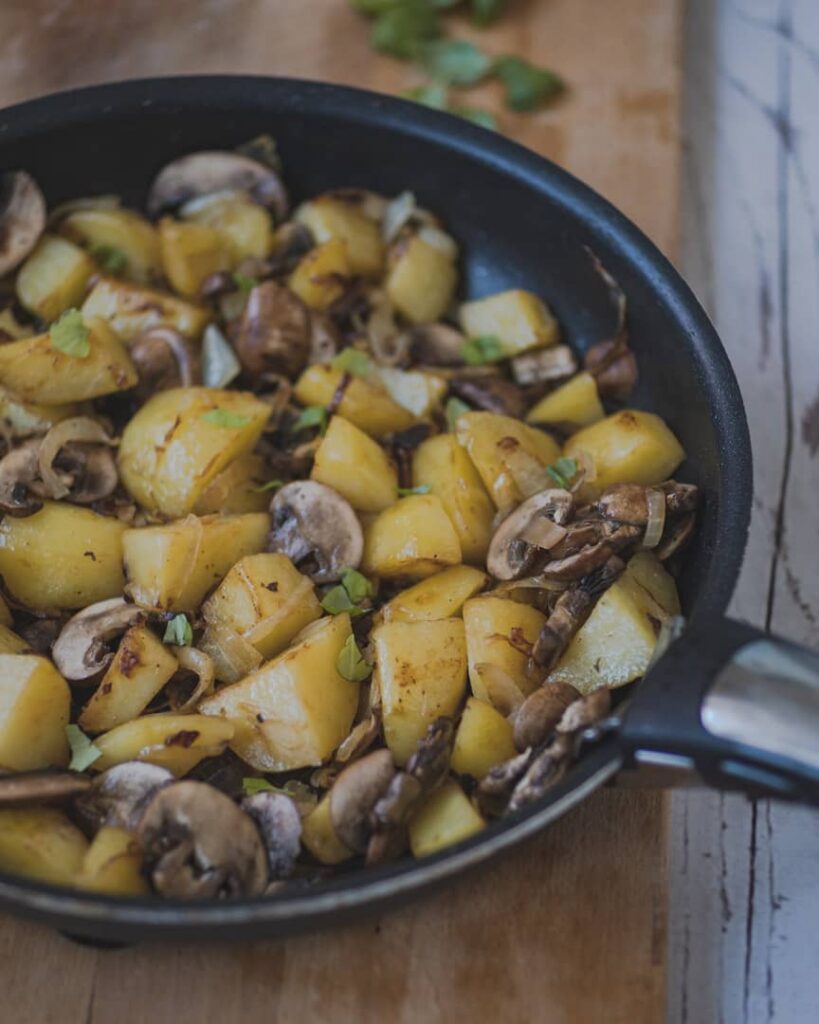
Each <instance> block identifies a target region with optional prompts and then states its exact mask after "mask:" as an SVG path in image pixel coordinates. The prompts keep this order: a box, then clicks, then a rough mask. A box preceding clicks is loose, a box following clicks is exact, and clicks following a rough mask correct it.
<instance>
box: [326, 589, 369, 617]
mask: <svg viewBox="0 0 819 1024" xmlns="http://www.w3.org/2000/svg"><path fill="white" fill-rule="evenodd" d="M321 607H322V608H323V609H324V610H325V611H326V612H327V613H328V615H342V614H343V613H344V612H349V613H350V614H352V613H353V612H357V611H360V609H358V608H356V606H355V604H353V602H352V601H351V600H350V595H349V594H348V593H347V591H346V590H345V589H344V587H342V586H337V587H332V588H331V589H330V590H328V591H327V593H326V594H325V595H324V597H323V598H322V599H321Z"/></svg>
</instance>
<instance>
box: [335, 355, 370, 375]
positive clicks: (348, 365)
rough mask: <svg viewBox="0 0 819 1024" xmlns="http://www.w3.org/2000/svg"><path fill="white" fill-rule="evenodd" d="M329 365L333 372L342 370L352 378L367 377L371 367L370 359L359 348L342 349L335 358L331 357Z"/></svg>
mask: <svg viewBox="0 0 819 1024" xmlns="http://www.w3.org/2000/svg"><path fill="white" fill-rule="evenodd" d="M330 365H331V366H332V367H333V369H334V370H343V371H344V372H345V373H350V374H352V375H353V377H367V376H369V374H370V371H371V370H372V367H373V364H372V360H371V359H370V357H369V356H368V355H367V353H366V352H362V351H361V349H359V348H345V349H343V350H342V351H341V352H339V353H338V355H337V356H333V358H332V359H331V360H330Z"/></svg>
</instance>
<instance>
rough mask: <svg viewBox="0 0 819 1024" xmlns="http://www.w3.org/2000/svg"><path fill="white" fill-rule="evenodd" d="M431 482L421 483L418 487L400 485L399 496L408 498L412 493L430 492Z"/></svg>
mask: <svg viewBox="0 0 819 1024" xmlns="http://www.w3.org/2000/svg"><path fill="white" fill-rule="evenodd" d="M429 491H430V487H429V484H419V485H418V486H417V487H399V488H398V497H399V498H408V497H409V496H410V495H411V494H429Z"/></svg>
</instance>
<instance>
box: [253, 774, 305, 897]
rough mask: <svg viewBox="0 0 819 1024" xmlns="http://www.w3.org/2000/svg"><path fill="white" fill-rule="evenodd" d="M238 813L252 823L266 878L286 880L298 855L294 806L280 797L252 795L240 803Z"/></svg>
mask: <svg viewBox="0 0 819 1024" xmlns="http://www.w3.org/2000/svg"><path fill="white" fill-rule="evenodd" d="M242 809H243V810H245V811H246V812H247V813H248V814H249V815H250V817H251V818H252V819H253V820H254V821H255V822H256V827H257V828H258V830H259V833H260V835H261V837H262V842H263V843H264V847H265V850H266V851H267V865H268V868H269V873H270V878H271V879H273V880H274V881H275V880H278V879H282V878H289V877H290V875H292V873H293V868H294V867H295V865H296V859H297V858H298V855H299V852H300V851H301V815H300V814H299V812H298V808H297V807H296V805H295V803H294V802H293V801H292V800H291V799H290V797H289V796H285V795H284V794H283V793H271V792H264V793H255V794H254V795H253V796H249V797H247V798H246V799H244V800H243V801H242Z"/></svg>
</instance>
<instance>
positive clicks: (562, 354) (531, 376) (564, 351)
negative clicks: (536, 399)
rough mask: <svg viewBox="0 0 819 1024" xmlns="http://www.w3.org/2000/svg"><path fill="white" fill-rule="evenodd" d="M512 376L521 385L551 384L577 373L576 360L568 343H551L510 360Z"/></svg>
mask: <svg viewBox="0 0 819 1024" xmlns="http://www.w3.org/2000/svg"><path fill="white" fill-rule="evenodd" d="M511 367H512V376H513V377H514V378H515V382H516V383H517V384H520V385H521V386H522V387H532V386H534V385H537V384H553V383H555V382H556V381H559V380H563V379H564V378H565V377H571V376H573V375H574V374H575V373H577V360H576V359H575V357H574V352H572V350H571V349H570V348H569V346H568V345H553V346H552V347H551V348H543V349H540V350H539V351H538V352H527V353H526V354H525V355H522V356H515V358H514V359H513V360H512V361H511Z"/></svg>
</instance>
